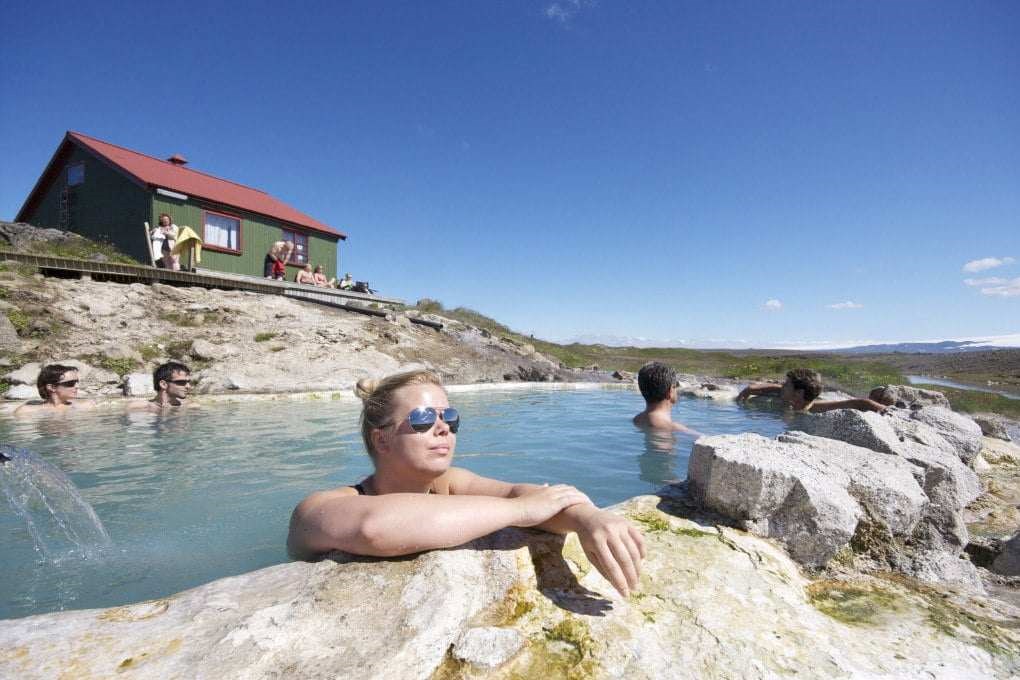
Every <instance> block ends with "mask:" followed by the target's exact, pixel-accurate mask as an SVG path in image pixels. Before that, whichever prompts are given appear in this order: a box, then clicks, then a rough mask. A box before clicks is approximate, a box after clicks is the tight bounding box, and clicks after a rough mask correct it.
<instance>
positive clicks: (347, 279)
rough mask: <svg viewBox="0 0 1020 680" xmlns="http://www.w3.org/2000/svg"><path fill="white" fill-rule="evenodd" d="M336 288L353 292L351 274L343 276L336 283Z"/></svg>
mask: <svg viewBox="0 0 1020 680" xmlns="http://www.w3.org/2000/svg"><path fill="white" fill-rule="evenodd" d="M336 287H337V288H339V289H340V290H353V289H354V279H352V278H351V273H350V272H347V273H346V274H344V277H343V278H342V279H340V280H339V281H337V284H336Z"/></svg>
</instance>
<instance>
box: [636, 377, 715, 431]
mask: <svg viewBox="0 0 1020 680" xmlns="http://www.w3.org/2000/svg"><path fill="white" fill-rule="evenodd" d="M638 389H639V390H641V396H642V397H644V398H645V410H644V411H642V412H641V413H639V414H637V415H636V416H634V421H633V422H634V425H635V426H637V427H639V428H641V429H642V430H669V431H671V432H686V433H688V434H693V435H700V434H701V433H700V432H698V431H696V430H692V429H691V428H689V427H687V426H686V425H682V424H680V423H677V422H674V420H673V414H672V412H673V405H674V404H676V400H677V395H678V392H679V385H678V384H677V379H676V371H674V370H673V369H672V368H670V367H669V366H667V365H666V364H663V363H660V362H658V361H650V362H648V363H647V364H645V365H644V366H642V367H641V370H640V371H638Z"/></svg>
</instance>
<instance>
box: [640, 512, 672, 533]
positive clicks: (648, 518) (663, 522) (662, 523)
mask: <svg viewBox="0 0 1020 680" xmlns="http://www.w3.org/2000/svg"><path fill="white" fill-rule="evenodd" d="M630 518H631V519H632V520H633V521H635V522H637V523H638V524H640V525H641V526H642V527H644V529H645V531H647V532H649V533H653V534H654V533H658V532H661V531H669V529H670V526H669V521H668V520H667V519H666V518H665V517H663V516H662V515H661V514H659V513H657V512H654V511H649V512H642V513H635V514H633V515H630Z"/></svg>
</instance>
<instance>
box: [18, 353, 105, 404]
mask: <svg viewBox="0 0 1020 680" xmlns="http://www.w3.org/2000/svg"><path fill="white" fill-rule="evenodd" d="M35 384H36V388H37V389H38V390H39V396H40V397H41V398H42V403H34V404H24V405H22V406H19V407H18V408H17V409H15V411H14V415H16V416H27V415H44V414H48V413H66V412H68V411H80V410H82V409H90V408H95V405H96V404H95V402H93V401H88V400H80V399H78V369H77V368H75V367H74V366H61V365H60V364H50V365H49V366H43V368H42V370H41V371H39V377H38V378H37V379H36V381H35Z"/></svg>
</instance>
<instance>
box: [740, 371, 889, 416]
mask: <svg viewBox="0 0 1020 680" xmlns="http://www.w3.org/2000/svg"><path fill="white" fill-rule="evenodd" d="M821 393H822V377H821V376H820V375H819V374H818V371H812V370H811V369H810V368H795V369H793V370H792V371H790V372H789V373H787V374H786V382H784V383H783V384H782V385H776V384H772V383H751V384H750V385H748V386H747V387H745V388H744V389H743V390H741V392H740V394H738V395H737V401H745V400H746V399H747V398H748V397H753V396H767V397H779V398H780V399H782V400H783V404H784V405H785V406H788V407H790V408H792V409H793V410H794V411H806V412H808V413H823V412H825V411H834V410H836V409H840V408H852V409H857V410H858V411H875V412H876V413H885V406H883V405H882V404H879V403H878V402H877V401H873V400H871V399H836V400H832V401H819V400H818V395H819V394H821Z"/></svg>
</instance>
